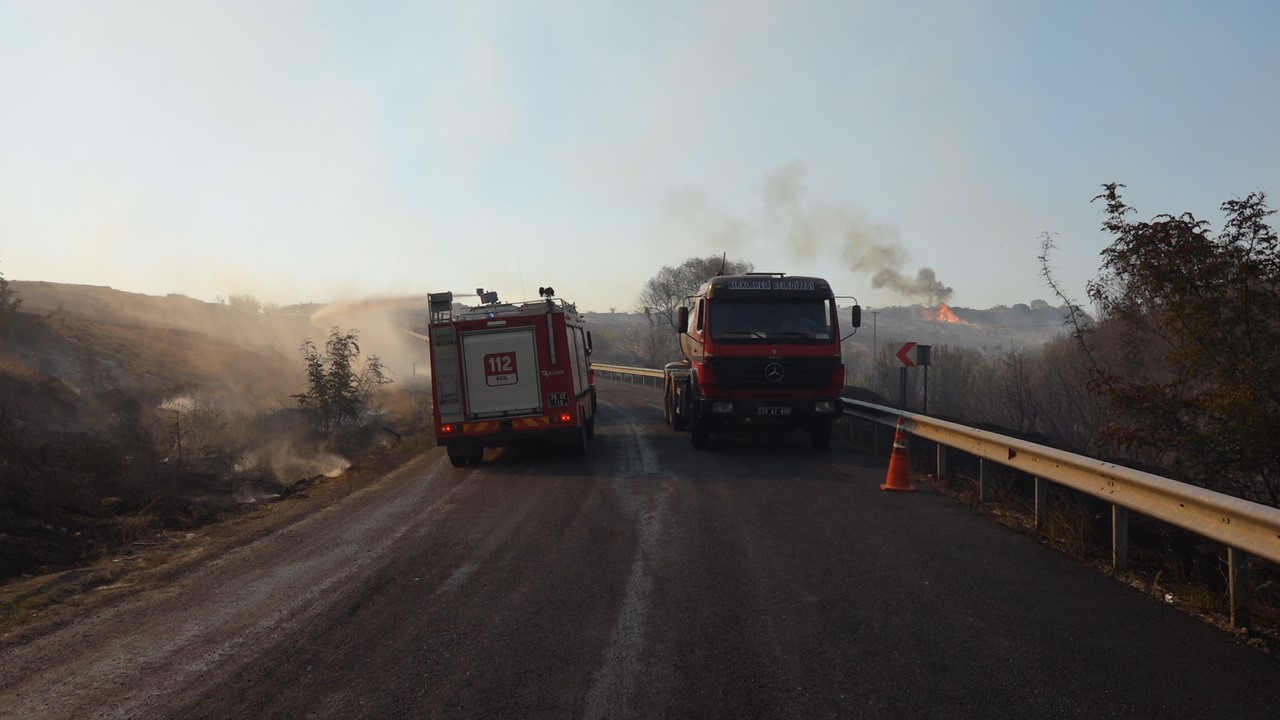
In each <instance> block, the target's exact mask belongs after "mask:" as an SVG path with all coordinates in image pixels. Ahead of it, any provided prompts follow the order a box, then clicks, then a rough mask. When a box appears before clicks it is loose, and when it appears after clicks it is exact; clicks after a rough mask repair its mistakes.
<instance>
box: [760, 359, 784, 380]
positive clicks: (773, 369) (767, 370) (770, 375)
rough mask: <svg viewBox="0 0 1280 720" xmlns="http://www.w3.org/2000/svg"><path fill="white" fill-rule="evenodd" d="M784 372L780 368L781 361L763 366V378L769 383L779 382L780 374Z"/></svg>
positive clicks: (782, 374)
mask: <svg viewBox="0 0 1280 720" xmlns="http://www.w3.org/2000/svg"><path fill="white" fill-rule="evenodd" d="M786 374H787V373H786V371H784V370H783V369H782V363H776V362H772V363H769V364H768V365H765V366H764V378H765V380H768V381H769V382H771V383H776V382H781V381H782V376H784V375H786Z"/></svg>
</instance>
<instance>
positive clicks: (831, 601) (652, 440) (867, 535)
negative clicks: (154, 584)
mask: <svg viewBox="0 0 1280 720" xmlns="http://www.w3.org/2000/svg"><path fill="white" fill-rule="evenodd" d="M599 390H600V404H601V415H600V424H599V427H598V429H597V433H596V443H595V446H594V448H593V449H592V452H591V453H590V454H589V455H588V456H586V457H580V458H575V457H571V456H569V455H567V454H562V453H558V452H555V451H552V450H546V449H535V450H519V451H516V450H505V451H489V452H488V453H487V455H486V462H485V463H484V464H483V465H482V466H480V467H477V468H466V469H457V468H453V467H451V466H450V465H449V463H448V461H447V460H446V459H445V457H444V455H443V453H442V452H440V451H439V450H438V449H433V450H432V451H431V452H429V453H427V454H425V455H423V456H421V457H419V458H416V459H415V460H414V461H412V462H410V463H409V464H407V465H405V466H403V467H402V468H400V469H399V470H398V471H396V472H394V473H392V474H390V475H388V476H387V477H386V478H384V479H383V480H382V481H380V482H378V483H376V484H374V485H371V486H369V487H367V488H365V489H363V490H362V491H360V492H358V493H355V494H353V495H351V496H349V497H347V498H345V499H344V500H342V501H340V502H338V503H336V504H334V505H332V506H330V507H328V508H326V509H324V510H323V511H321V512H318V513H316V514H313V515H310V516H308V517H307V518H305V519H304V520H301V521H299V522H296V523H293V524H291V525H288V526H287V527H284V528H282V529H280V530H278V531H277V532H273V533H270V534H266V535H262V536H260V537H256V538H254V539H252V541H250V542H246V543H245V544H242V545H240V546H239V547H237V548H236V549H234V550H232V551H230V552H228V553H226V554H225V555H222V556H221V557H219V558H217V559H216V560H212V561H210V562H208V563H206V564H203V565H202V566H200V567H199V568H197V569H195V570H192V571H189V572H186V573H185V574H183V575H181V576H180V577H178V578H177V579H175V580H174V582H172V583H171V584H169V585H167V586H166V587H164V588H162V589H159V590H155V591H151V592H147V593H140V594H135V595H132V596H129V597H127V598H124V599H122V600H120V601H119V602H115V603H113V604H109V605H107V606H104V607H101V608H97V609H93V610H91V611H86V612H85V613H84V614H83V616H82V617H80V618H78V619H77V620H76V621H75V622H73V623H70V624H68V625H65V626H64V627H61V628H60V629H58V630H57V631H55V632H51V633H49V634H47V635H44V636H42V637H38V638H34V639H31V640H30V641H28V642H25V643H24V644H20V645H12V646H9V647H5V648H4V649H3V650H0V718H88V717H104V718H126V717H131V718H147V717H175V718H176V717H181V718H233V717H246V718H247V717H254V718H353V717H369V718H390V717H406V718H407V717H448V718H454V717H459V718H469V717H474V718H482V717H483V718H493V717H522V718H523V717H552V718H686V717H692V718H749V717H777V718H810V717H812V718H825V717H830V718H847V717H888V718H907V717H947V718H954V717H984V718H985V717H1034V718H1056V717H1087V718H1100V717H1126V718H1129V717H1162V718H1168V717H1196V718H1203V717H1231V716H1235V717H1276V716H1277V715H1278V714H1280V663H1277V662H1276V661H1275V660H1273V659H1271V658H1270V657H1268V656H1266V655H1264V654H1262V653H1260V652H1258V651H1255V650H1253V649H1251V648H1248V647H1246V646H1244V645H1242V644H1241V643H1240V642H1238V641H1237V640H1235V639H1234V638H1232V637H1230V636H1228V635H1226V634H1224V633H1222V632H1220V631H1218V630H1216V629H1214V628H1211V627H1209V626H1207V625H1204V624H1202V623H1200V622H1199V621H1197V620H1195V619H1192V618H1189V617H1187V616H1184V615H1182V614H1180V613H1178V612H1176V611H1175V610H1173V609H1172V608H1169V607H1167V606H1165V605H1162V604H1161V603H1160V602H1158V601H1157V600H1156V599H1154V598H1152V597H1149V596H1146V595H1144V594H1142V593H1140V592H1138V591H1136V590H1133V589H1131V588H1129V587H1127V586H1124V585H1122V584H1120V583H1117V582H1115V581H1113V580H1110V579H1107V578H1105V577H1102V576H1100V575H1098V574H1096V573H1094V572H1092V571H1090V570H1089V569H1087V568H1085V567H1082V566H1080V565H1079V564H1077V563H1076V562H1075V561H1073V560H1071V559H1070V558H1068V557H1066V556H1063V555H1061V554H1060V553H1058V552H1056V551H1054V550H1051V549H1049V548H1046V547H1044V546H1041V545H1039V544H1037V543H1036V542H1035V541H1034V540H1031V539H1028V538H1025V537H1023V536H1021V535H1019V534H1017V533H1015V532H1013V531H1011V530H1008V529H1006V528H1004V527H1002V526H999V525H997V524H995V523H993V522H991V521H990V520H989V519H987V518H986V517H984V516H982V515H981V514H979V513H977V512H975V511H974V510H972V509H969V508H967V507H964V506H962V505H958V504H956V503H954V502H953V501H951V500H950V499H948V498H946V497H945V496H942V495H940V494H936V493H932V492H929V491H927V490H926V491H922V492H918V493H914V494H900V493H886V492H882V491H880V490H879V485H880V483H881V482H883V481H884V473H885V465H886V459H885V458H873V457H868V456H865V455H861V454H859V453H857V452H854V451H848V450H839V449H837V450H831V451H827V452H822V453H815V452H813V451H811V450H809V449H808V447H807V444H806V443H805V442H804V441H803V438H802V437H801V436H799V435H797V436H796V437H794V438H783V439H781V440H780V441H774V442H769V441H747V440H721V439H717V440H715V441H713V446H712V448H711V449H710V450H706V451H697V452H695V451H694V450H692V449H691V448H690V447H689V441H688V436H687V435H685V434H677V433H674V432H672V431H670V430H668V429H667V428H665V427H664V426H663V425H662V413H661V408H660V401H661V396H660V392H659V391H658V390H655V389H653V388H637V387H632V386H629V385H625V384H622V383H617V382H613V381H601V386H600V389H599Z"/></svg>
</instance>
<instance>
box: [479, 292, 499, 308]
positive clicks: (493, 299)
mask: <svg viewBox="0 0 1280 720" xmlns="http://www.w3.org/2000/svg"><path fill="white" fill-rule="evenodd" d="M476 297H478V298H480V302H481V303H483V304H485V305H497V304H498V291H497V290H490V291H488V292H485V289H484V288H476Z"/></svg>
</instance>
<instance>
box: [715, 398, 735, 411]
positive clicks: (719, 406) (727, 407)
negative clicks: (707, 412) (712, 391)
mask: <svg viewBox="0 0 1280 720" xmlns="http://www.w3.org/2000/svg"><path fill="white" fill-rule="evenodd" d="M711 412H713V413H731V412H733V403H732V402H727V401H724V400H719V401H716V402H713V403H711Z"/></svg>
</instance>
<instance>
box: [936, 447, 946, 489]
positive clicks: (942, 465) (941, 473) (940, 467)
mask: <svg viewBox="0 0 1280 720" xmlns="http://www.w3.org/2000/svg"><path fill="white" fill-rule="evenodd" d="M936 447H937V456H938V458H937V460H936V464H937V472H938V482H942V479H943V478H945V477H946V476H947V446H946V445H943V444H942V443H937V445H936Z"/></svg>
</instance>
